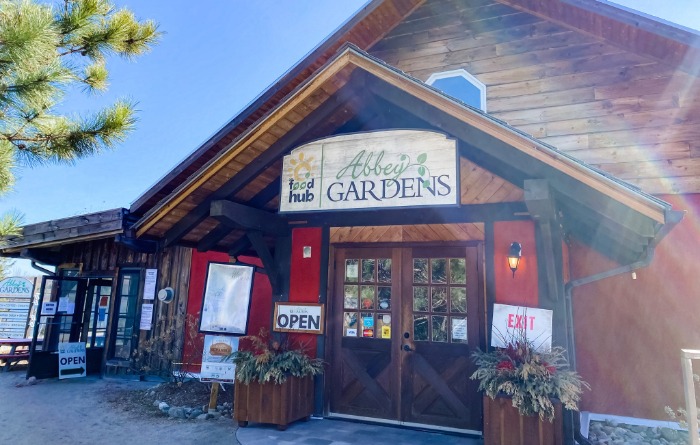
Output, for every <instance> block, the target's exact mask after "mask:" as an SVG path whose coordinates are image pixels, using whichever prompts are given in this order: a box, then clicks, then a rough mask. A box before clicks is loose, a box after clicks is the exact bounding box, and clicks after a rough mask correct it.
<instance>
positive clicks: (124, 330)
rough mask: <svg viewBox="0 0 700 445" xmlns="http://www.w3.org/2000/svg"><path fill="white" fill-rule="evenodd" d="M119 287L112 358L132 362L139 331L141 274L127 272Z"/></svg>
mask: <svg viewBox="0 0 700 445" xmlns="http://www.w3.org/2000/svg"><path fill="white" fill-rule="evenodd" d="M119 275H120V276H119V287H118V293H117V298H118V300H117V301H116V302H115V303H116V304H117V307H118V308H119V312H118V313H117V314H115V315H116V317H117V323H116V324H117V329H116V335H115V336H114V345H115V347H114V349H113V353H112V356H111V358H118V359H121V360H130V359H131V352H132V348H133V347H134V346H136V343H137V340H135V338H136V335H134V333H135V332H138V331H137V328H136V323H138V320H136V308H137V305H136V301H137V300H138V293H139V281H140V278H141V272H140V271H139V270H127V271H123V272H121V273H120V274H119Z"/></svg>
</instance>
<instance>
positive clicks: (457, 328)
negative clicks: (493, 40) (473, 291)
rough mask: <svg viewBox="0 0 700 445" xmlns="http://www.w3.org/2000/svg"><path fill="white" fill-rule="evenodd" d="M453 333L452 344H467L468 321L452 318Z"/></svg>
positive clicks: (451, 330)
mask: <svg viewBox="0 0 700 445" xmlns="http://www.w3.org/2000/svg"><path fill="white" fill-rule="evenodd" d="M450 319H451V323H452V326H451V329H450V332H451V333H452V343H466V342H467V319H466V318H462V317H450Z"/></svg>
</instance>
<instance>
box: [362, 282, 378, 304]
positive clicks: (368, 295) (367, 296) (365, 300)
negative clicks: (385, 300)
mask: <svg viewBox="0 0 700 445" xmlns="http://www.w3.org/2000/svg"><path fill="white" fill-rule="evenodd" d="M375 292H376V290H375V287H374V286H360V300H361V301H362V303H361V304H362V309H374V300H375Z"/></svg>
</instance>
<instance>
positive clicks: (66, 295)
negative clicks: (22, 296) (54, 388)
mask: <svg viewBox="0 0 700 445" xmlns="http://www.w3.org/2000/svg"><path fill="white" fill-rule="evenodd" d="M111 289H112V288H111V280H107V279H87V278H76V277H43V278H42V284H41V294H40V297H39V302H38V305H37V322H36V323H35V326H34V333H33V338H32V346H31V349H30V351H31V357H30V360H29V369H28V371H27V377H31V376H34V377H36V378H51V377H58V376H59V375H58V349H59V348H58V347H59V343H85V347H86V353H85V358H86V363H85V370H86V373H87V374H93V373H100V372H101V369H102V358H103V351H104V333H105V332H106V331H105V329H106V326H107V320H108V312H107V311H108V308H109V299H110V295H111Z"/></svg>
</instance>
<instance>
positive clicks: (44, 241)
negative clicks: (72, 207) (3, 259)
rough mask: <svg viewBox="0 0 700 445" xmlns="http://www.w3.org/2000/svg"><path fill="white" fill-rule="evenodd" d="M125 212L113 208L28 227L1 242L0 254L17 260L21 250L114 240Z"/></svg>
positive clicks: (124, 210)
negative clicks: (97, 240)
mask: <svg viewBox="0 0 700 445" xmlns="http://www.w3.org/2000/svg"><path fill="white" fill-rule="evenodd" d="M128 214H129V212H128V211H127V210H126V209H122V208H117V209H111V210H104V211H101V212H95V213H86V214H83V215H77V216H71V217H68V218H61V219H55V220H51V221H44V222H40V223H36V224H28V225H26V226H23V227H22V233H21V235H18V236H9V237H6V238H4V239H3V240H2V241H3V243H2V244H1V245H0V252H2V253H3V254H6V255H8V256H18V255H19V254H20V253H21V252H22V250H23V249H29V248H31V249H39V248H42V249H43V248H50V247H54V246H59V245H63V244H68V243H77V242H82V241H91V240H95V239H102V238H114V236H115V235H119V234H122V233H124V230H125V228H126V225H127V215H128Z"/></svg>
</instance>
